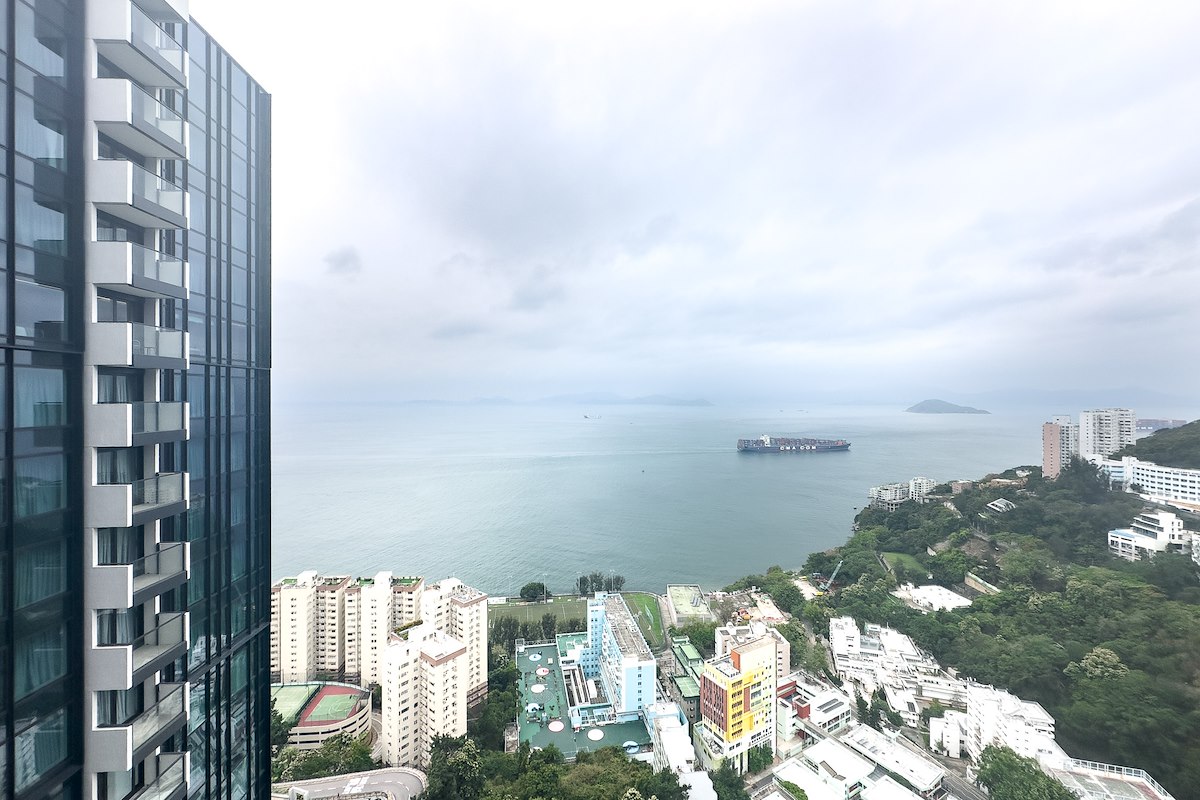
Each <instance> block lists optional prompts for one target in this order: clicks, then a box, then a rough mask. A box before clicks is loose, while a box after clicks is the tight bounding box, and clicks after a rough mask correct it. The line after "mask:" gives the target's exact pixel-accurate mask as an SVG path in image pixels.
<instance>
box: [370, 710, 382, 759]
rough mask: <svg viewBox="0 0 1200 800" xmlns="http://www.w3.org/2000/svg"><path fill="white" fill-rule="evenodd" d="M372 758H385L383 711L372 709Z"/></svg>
mask: <svg viewBox="0 0 1200 800" xmlns="http://www.w3.org/2000/svg"><path fill="white" fill-rule="evenodd" d="M371 758H373V759H375V761H376V762H379V761H382V760H383V712H382V711H376V710H375V709H371Z"/></svg>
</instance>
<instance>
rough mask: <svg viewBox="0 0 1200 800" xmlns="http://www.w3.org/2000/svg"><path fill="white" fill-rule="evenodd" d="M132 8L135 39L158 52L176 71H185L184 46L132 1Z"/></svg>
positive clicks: (132, 27) (132, 26)
mask: <svg viewBox="0 0 1200 800" xmlns="http://www.w3.org/2000/svg"><path fill="white" fill-rule="evenodd" d="M130 9H131V11H132V14H133V18H132V25H131V29H132V31H131V32H132V34H133V39H134V41H135V42H138V43H141V44H142V45H144V46H145V47H147V48H149V49H151V50H153V51H154V52H156V53H158V56H159V58H161V59H162V60H163V61H165V62H166V63H167V64H169V65H170V66H171V68H172V69H174V70H175V71H176V72H183V62H184V58H185V56H184V53H183V46H182V45H181V44H179V42H177V41H175V39H173V38H172V37H171V35H170V34H169V33H167V32H166V31H165V30H163V29H162V28H161V27H160V26H159V24H158V23H157V22H155V21H154V20H152V19H150V17H149V16H147V15H146V12H145V11H142V10H141V9H140V8H138V7H137V6H136V5H134V4H133V3H130Z"/></svg>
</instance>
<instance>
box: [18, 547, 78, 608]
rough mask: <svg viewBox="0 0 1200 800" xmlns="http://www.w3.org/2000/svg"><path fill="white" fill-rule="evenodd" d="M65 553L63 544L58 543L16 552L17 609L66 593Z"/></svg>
mask: <svg viewBox="0 0 1200 800" xmlns="http://www.w3.org/2000/svg"><path fill="white" fill-rule="evenodd" d="M66 549H67V545H66V542H64V541H61V540H59V541H57V542H43V543H42V544H36V545H33V546H32V547H26V548H23V549H21V550H18V551H17V559H16V574H15V575H13V582H14V589H15V594H16V606H17V608H24V607H25V606H28V605H32V604H33V603H36V602H38V601H39V600H45V599H46V598H47V597H54V596H55V595H57V594H61V593H62V592H64V591H66V588H67V573H66V561H67V558H66Z"/></svg>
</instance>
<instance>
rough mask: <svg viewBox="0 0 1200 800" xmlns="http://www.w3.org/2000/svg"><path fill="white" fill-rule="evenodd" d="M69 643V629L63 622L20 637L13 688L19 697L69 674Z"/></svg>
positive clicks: (17, 646)
mask: <svg viewBox="0 0 1200 800" xmlns="http://www.w3.org/2000/svg"><path fill="white" fill-rule="evenodd" d="M66 642H67V633H66V628H65V627H64V626H63V625H62V624H61V623H60V624H59V625H58V626H57V627H53V628H47V629H45V630H40V631H35V632H34V633H32V634H30V635H28V636H26V637H24V638H22V639H18V640H17V645H16V648H15V649H14V653H13V659H14V661H15V664H14V665H13V682H14V686H13V690H14V691H15V692H16V695H17V697H18V698H20V697H24V696H26V695H28V694H29V693H30V692H32V691H34V690H35V689H40V688H41V687H43V686H45V685H46V684H48V683H50V682H51V681H53V680H56V679H58V678H61V677H62V676H63V675H66V674H67V648H66Z"/></svg>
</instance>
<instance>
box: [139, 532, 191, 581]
mask: <svg viewBox="0 0 1200 800" xmlns="http://www.w3.org/2000/svg"><path fill="white" fill-rule="evenodd" d="M183 556H184V544H183V542H166V543H163V544H160V545H159V546H158V551H157V552H155V553H151V554H150V555H148V556H144V557H142V558H139V559H137V560H136V561H134V562H133V590H134V591H135V592H136V591H137V590H138V589H139V588H140V587H141V586H143V585H147V584H150V583H153V582H155V581H157V580H159V579H160V578H164V577H168V576H171V575H178V574H179V573H181V572H183Z"/></svg>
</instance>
